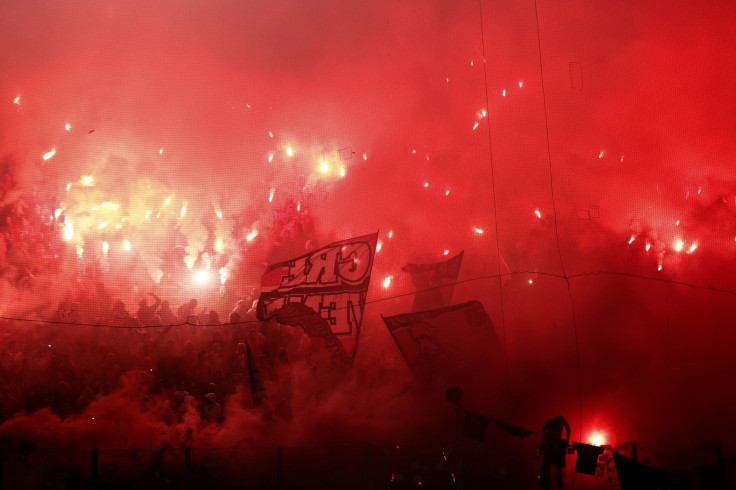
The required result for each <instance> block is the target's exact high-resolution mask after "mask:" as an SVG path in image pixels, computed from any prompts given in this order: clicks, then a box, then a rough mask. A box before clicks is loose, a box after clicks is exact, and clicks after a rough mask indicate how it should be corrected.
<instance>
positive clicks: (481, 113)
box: [480, 109, 488, 117]
mask: <svg viewBox="0 0 736 490" xmlns="http://www.w3.org/2000/svg"><path fill="white" fill-rule="evenodd" d="M486 115H488V113H487V112H486V110H485V109H481V111H480V117H486Z"/></svg>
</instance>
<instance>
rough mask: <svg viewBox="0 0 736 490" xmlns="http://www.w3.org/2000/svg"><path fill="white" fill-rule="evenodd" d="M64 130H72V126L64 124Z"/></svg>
mask: <svg viewBox="0 0 736 490" xmlns="http://www.w3.org/2000/svg"><path fill="white" fill-rule="evenodd" d="M64 129H66V130H67V131H69V130H70V129H72V125H71V124H69V123H66V124H65V125H64Z"/></svg>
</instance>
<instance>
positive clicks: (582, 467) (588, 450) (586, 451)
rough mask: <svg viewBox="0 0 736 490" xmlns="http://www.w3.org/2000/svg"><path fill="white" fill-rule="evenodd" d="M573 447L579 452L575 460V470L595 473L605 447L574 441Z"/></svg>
mask: <svg viewBox="0 0 736 490" xmlns="http://www.w3.org/2000/svg"><path fill="white" fill-rule="evenodd" d="M572 447H573V448H574V449H575V451H576V452H577V453H578V456H577V460H576V461H575V472H576V473H583V474H585V475H595V470H596V469H597V468H598V456H600V455H601V454H603V451H604V450H605V448H602V447H600V446H592V445H590V444H583V443H582V442H573V443H572Z"/></svg>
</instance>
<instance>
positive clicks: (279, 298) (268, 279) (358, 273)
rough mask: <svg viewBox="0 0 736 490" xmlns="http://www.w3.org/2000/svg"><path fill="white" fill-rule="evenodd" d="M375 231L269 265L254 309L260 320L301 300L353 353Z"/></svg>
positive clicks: (369, 275)
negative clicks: (269, 288) (271, 288)
mask: <svg viewBox="0 0 736 490" xmlns="http://www.w3.org/2000/svg"><path fill="white" fill-rule="evenodd" d="M377 239H378V234H377V233H376V234H373V235H365V236H362V237H358V238H353V239H350V240H343V241H340V242H335V243H331V244H330V245H327V246H326V247H322V248H320V249H318V250H315V251H314V252H311V253H308V254H305V255H302V256H300V257H297V258H295V259H292V260H287V261H285V262H280V263H278V264H274V265H272V266H270V267H269V268H268V269H267V270H266V272H265V273H264V274H263V277H262V279H261V284H262V286H263V287H264V288H267V287H275V289H273V290H271V291H268V292H264V293H261V296H260V298H259V299H258V308H257V310H256V312H257V315H258V319H259V320H266V319H268V318H270V317H271V316H273V315H274V314H275V313H276V312H277V311H278V310H279V309H281V307H283V306H284V305H285V304H287V303H302V304H304V305H306V306H309V307H311V308H312V309H313V310H314V311H316V312H317V313H318V314H319V315H321V316H322V318H324V319H325V320H326V321H327V323H328V325H329V327H330V329H331V330H332V333H333V334H334V335H336V336H337V338H338V339H339V340H340V342H341V343H342V344H343V346H344V347H345V351H346V352H347V353H348V355H353V354H354V351H355V347H356V344H357V339H358V335H359V333H360V325H361V323H362V321H363V309H364V307H365V300H366V295H367V292H368V284H369V282H370V278H371V268H372V267H373V257H374V256H375V252H376V241H377Z"/></svg>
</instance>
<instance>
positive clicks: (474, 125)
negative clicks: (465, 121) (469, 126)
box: [473, 123, 478, 131]
mask: <svg viewBox="0 0 736 490" xmlns="http://www.w3.org/2000/svg"><path fill="white" fill-rule="evenodd" d="M476 129H478V123H475V124H473V131H475V130H476Z"/></svg>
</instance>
